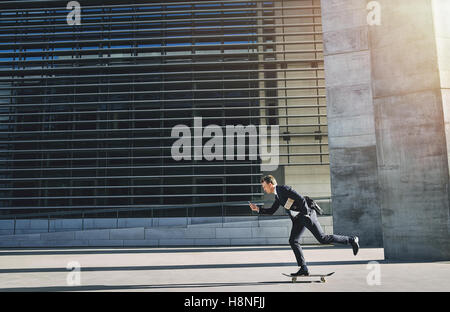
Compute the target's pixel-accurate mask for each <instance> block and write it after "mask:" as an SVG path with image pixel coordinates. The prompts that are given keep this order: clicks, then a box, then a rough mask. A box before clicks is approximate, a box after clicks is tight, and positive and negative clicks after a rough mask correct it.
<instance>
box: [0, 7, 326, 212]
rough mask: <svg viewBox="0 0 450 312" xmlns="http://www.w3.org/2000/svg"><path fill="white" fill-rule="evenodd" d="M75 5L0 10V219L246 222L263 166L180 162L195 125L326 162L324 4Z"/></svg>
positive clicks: (291, 161)
mask: <svg viewBox="0 0 450 312" xmlns="http://www.w3.org/2000/svg"><path fill="white" fill-rule="evenodd" d="M68 2H69V1H0V120H1V124H0V195H1V196H0V213H2V214H10V213H16V212H31V211H36V212H42V211H50V210H52V211H54V210H74V209H83V210H84V211H86V210H89V209H99V208H117V207H120V208H149V209H143V210H138V211H137V210H133V211H121V212H120V215H121V216H179V215H186V214H188V215H189V216H215V215H244V214H250V210H249V208H248V206H247V205H245V203H246V202H247V200H253V201H258V200H260V199H261V198H262V197H261V196H262V190H261V187H260V183H259V179H260V177H261V175H262V174H263V172H261V166H260V165H261V163H260V159H256V160H251V159H250V158H249V157H247V158H246V159H245V160H237V159H234V160H223V161H219V160H214V161H207V160H205V159H202V160H190V161H188V160H182V161H176V160H174V159H173V157H172V155H171V146H172V145H173V143H174V141H175V139H174V138H173V137H171V130H172V129H173V127H174V126H176V125H179V124H184V125H186V126H188V127H191V129H192V127H193V120H194V118H195V117H202V122H203V127H206V126H208V125H212V124H214V125H219V126H220V127H222V128H223V129H225V127H226V126H227V125H238V124H241V125H244V126H247V125H256V126H258V125H279V126H280V167H281V168H284V169H283V170H289V171H290V172H292V171H295V170H296V168H299V167H304V166H325V167H327V166H328V149H327V127H326V103H325V88H324V78H323V76H324V75H323V55H322V49H323V48H322V47H323V45H322V36H321V31H322V29H321V13H320V1H319V0H308V1H307V0H298V1H257V0H254V1H236V0H229V1H173V0H169V1H164V2H157V1H153V2H152V1H122V0H118V1H112V0H111V1H106V0H105V1H95V0H89V1H79V4H80V5H81V12H80V13H81V14H80V22H81V23H80V25H76V24H75V25H69V23H68V20H67V16H68V14H69V13H70V12H73V10H71V9H67V4H68ZM224 132H225V131H224ZM205 141H207V138H203V143H204V142H205ZM246 148H247V151H248V150H249V146H247V147H246ZM299 178H301V177H299ZM185 207H188V208H189V209H185ZM150 208H154V209H150ZM161 208H162V209H161ZM166 208H167V209H166ZM103 215H105V216H106V215H107V214H103Z"/></svg>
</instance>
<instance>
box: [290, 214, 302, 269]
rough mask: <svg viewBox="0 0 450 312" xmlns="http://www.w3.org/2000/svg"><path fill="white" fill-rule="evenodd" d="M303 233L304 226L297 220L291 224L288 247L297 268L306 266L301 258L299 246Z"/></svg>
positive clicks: (300, 247)
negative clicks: (289, 246)
mask: <svg viewBox="0 0 450 312" xmlns="http://www.w3.org/2000/svg"><path fill="white" fill-rule="evenodd" d="M304 231H305V225H304V224H303V222H302V221H301V220H299V219H296V220H295V221H294V222H292V230H291V235H290V236H289V245H291V248H292V251H293V252H294V255H295V259H296V260H297V264H298V266H299V267H302V266H306V262H305V257H304V256H303V252H302V246H300V237H301V236H302V234H303V232H304Z"/></svg>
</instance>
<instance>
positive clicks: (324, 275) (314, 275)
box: [281, 272, 334, 283]
mask: <svg viewBox="0 0 450 312" xmlns="http://www.w3.org/2000/svg"><path fill="white" fill-rule="evenodd" d="M281 274H283V275H284V276H287V277H290V278H291V279H292V283H295V282H297V279H298V278H304V277H320V281H321V282H322V283H325V282H326V280H325V277H328V276H331V275H333V274H334V272H331V273H328V274H310V275H308V276H291V275H290V274H285V273H281Z"/></svg>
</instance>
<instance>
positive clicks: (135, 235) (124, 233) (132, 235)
mask: <svg viewBox="0 0 450 312" xmlns="http://www.w3.org/2000/svg"><path fill="white" fill-rule="evenodd" d="M144 237H145V233H144V228H134V229H112V230H110V231H109V238H110V239H111V240H114V239H133V240H136V239H144Z"/></svg>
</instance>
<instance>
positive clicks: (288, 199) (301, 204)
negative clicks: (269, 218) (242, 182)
mask: <svg viewBox="0 0 450 312" xmlns="http://www.w3.org/2000/svg"><path fill="white" fill-rule="evenodd" d="M275 188H276V192H277V195H275V202H274V203H273V204H272V207H270V208H259V213H260V214H270V215H272V214H274V213H275V211H277V209H278V208H279V207H280V205H281V206H283V207H284V208H285V209H287V210H292V211H298V212H299V214H298V215H300V214H302V215H308V214H309V207H308V204H307V203H306V200H305V198H304V197H303V196H301V195H300V194H298V193H297V192H296V191H295V190H294V189H293V188H292V187H290V186H288V185H277V186H275ZM289 217H290V218H291V219H292V220H293V219H294V218H293V217H292V215H291V214H290V213H289Z"/></svg>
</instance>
